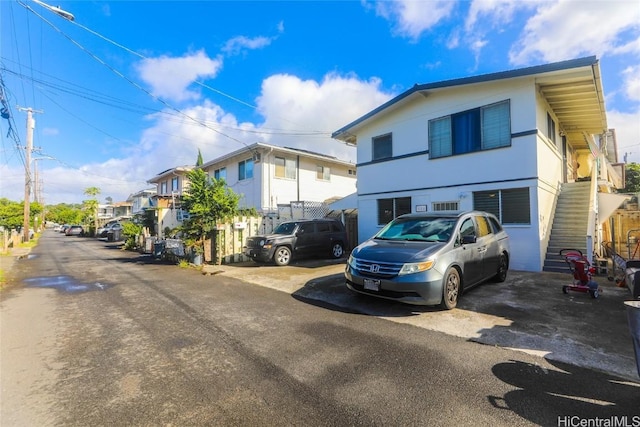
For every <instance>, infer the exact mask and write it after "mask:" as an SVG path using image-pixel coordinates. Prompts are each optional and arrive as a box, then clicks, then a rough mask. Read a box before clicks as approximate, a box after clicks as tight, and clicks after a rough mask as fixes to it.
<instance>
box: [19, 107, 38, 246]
mask: <svg viewBox="0 0 640 427" xmlns="http://www.w3.org/2000/svg"><path fill="white" fill-rule="evenodd" d="M18 109H19V110H20V111H26V112H27V146H26V148H25V150H26V151H25V156H24V157H25V160H24V213H23V215H24V218H23V222H22V233H23V234H22V239H23V241H25V242H28V241H29V223H30V221H29V216H30V215H31V152H32V151H33V128H35V126H36V123H35V120H33V113H34V112H35V113H42V111H35V110H34V109H33V108H19V107H18Z"/></svg>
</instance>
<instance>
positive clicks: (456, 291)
mask: <svg viewBox="0 0 640 427" xmlns="http://www.w3.org/2000/svg"><path fill="white" fill-rule="evenodd" d="M459 296H460V273H458V270H456V269H455V268H453V267H451V268H450V269H449V271H447V274H446V275H445V276H444V283H443V286H442V301H441V302H440V306H441V307H442V308H444V309H446V310H451V309H452V308H455V307H456V305H458V297H459Z"/></svg>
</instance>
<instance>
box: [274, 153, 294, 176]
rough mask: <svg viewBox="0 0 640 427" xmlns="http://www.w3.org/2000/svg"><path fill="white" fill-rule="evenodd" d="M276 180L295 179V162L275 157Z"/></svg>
mask: <svg viewBox="0 0 640 427" xmlns="http://www.w3.org/2000/svg"><path fill="white" fill-rule="evenodd" d="M275 164H276V171H275V175H276V177H277V178H288V179H296V161H295V160H293V159H286V158H284V157H276V159H275Z"/></svg>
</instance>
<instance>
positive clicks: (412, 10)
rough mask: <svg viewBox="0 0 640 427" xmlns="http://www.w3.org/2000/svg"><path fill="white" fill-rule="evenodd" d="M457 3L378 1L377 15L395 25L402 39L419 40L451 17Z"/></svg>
mask: <svg viewBox="0 0 640 427" xmlns="http://www.w3.org/2000/svg"><path fill="white" fill-rule="evenodd" d="M455 5H456V2H455V1H452V0H431V1H418V0H396V1H378V2H376V4H375V10H376V13H377V14H378V15H379V16H381V17H383V18H385V19H387V20H388V21H391V22H393V23H394V32H395V33H396V34H398V35H400V36H402V37H408V38H411V39H414V40H415V39H418V38H419V37H420V35H421V34H422V33H423V32H425V31H427V30H429V29H431V28H433V27H434V26H435V25H437V24H438V23H439V22H440V21H442V20H443V19H445V18H448V17H449V16H450V15H451V12H452V11H453V9H454V7H455Z"/></svg>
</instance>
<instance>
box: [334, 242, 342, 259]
mask: <svg viewBox="0 0 640 427" xmlns="http://www.w3.org/2000/svg"><path fill="white" fill-rule="evenodd" d="M331 255H333V257H334V258H335V259H338V258H342V257H343V256H344V246H342V243H334V244H333V246H332V247H331Z"/></svg>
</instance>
